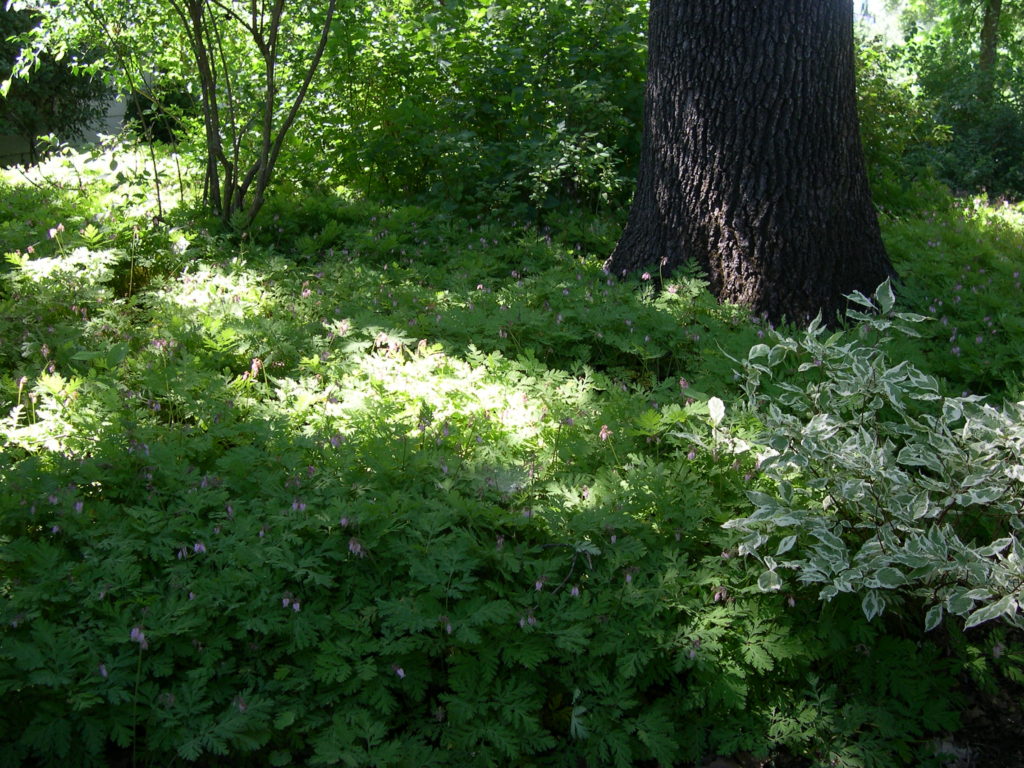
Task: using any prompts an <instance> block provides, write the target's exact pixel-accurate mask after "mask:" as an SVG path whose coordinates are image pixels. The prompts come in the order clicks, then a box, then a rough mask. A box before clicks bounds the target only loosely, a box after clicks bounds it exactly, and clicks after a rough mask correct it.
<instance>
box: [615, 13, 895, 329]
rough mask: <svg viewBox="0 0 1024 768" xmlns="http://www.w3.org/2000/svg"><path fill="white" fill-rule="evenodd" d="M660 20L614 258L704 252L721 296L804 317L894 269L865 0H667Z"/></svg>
mask: <svg viewBox="0 0 1024 768" xmlns="http://www.w3.org/2000/svg"><path fill="white" fill-rule="evenodd" d="M649 25H650V26H649V31H648V40H649V59H648V82H647V92H646V104H645V116H644V147H643V151H642V155H641V161H640V170H639V175H638V180H637V189H636V194H635V197H634V200H633V207H632V209H631V211H630V215H629V220H628V222H627V224H626V228H625V230H624V231H623V234H622V237H621V239H620V240H619V243H618V245H617V246H616V248H615V251H614V252H613V253H612V255H611V257H610V258H609V259H608V262H607V267H608V269H609V271H611V272H613V273H614V274H628V273H635V272H641V271H651V272H654V271H660V272H661V273H662V274H664V273H665V272H666V271H668V270H671V269H673V268H675V267H676V266H678V265H679V264H681V263H683V262H684V261H687V260H689V259H694V260H696V261H697V263H699V264H700V265H701V267H703V269H704V270H705V271H706V272H707V275H708V279H709V280H710V284H711V290H712V291H713V292H714V293H715V295H716V296H718V297H719V298H720V299H722V300H730V301H735V302H739V303H742V304H746V305H749V306H750V307H751V308H752V309H753V310H754V311H755V312H756V313H758V314H764V315H766V316H767V317H768V318H769V319H771V320H773V321H779V320H781V319H783V318H788V319H789V320H792V321H797V322H804V321H807V320H809V319H810V318H813V317H814V315H816V314H817V313H818V312H822V313H823V314H824V316H825V319H826V321H832V320H834V319H835V318H836V316H837V314H838V313H840V312H841V311H842V309H843V307H844V305H845V302H844V299H843V296H844V295H845V294H848V293H851V292H852V291H854V290H860V291H863V292H870V291H871V290H873V289H874V288H876V287H877V286H878V284H879V283H881V282H882V281H883V280H885V279H886V278H887V277H891V276H892V275H893V270H892V267H891V265H890V263H889V259H888V257H887V255H886V253H885V248H884V246H883V245H882V239H881V234H880V232H879V228H878V221H877V218H876V215H875V210H874V208H873V206H872V203H871V197H870V192H869V191H868V184H867V175H866V172H865V169H864V159H863V152H862V149H861V144H860V133H859V126H858V121H857V112H856V103H855V90H854V88H855V86H854V41H853V4H852V2H851V0H771V2H763V1H762V0H685V1H684V0H651V12H650V22H649Z"/></svg>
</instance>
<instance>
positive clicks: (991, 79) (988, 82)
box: [978, 0, 1003, 97]
mask: <svg viewBox="0 0 1024 768" xmlns="http://www.w3.org/2000/svg"><path fill="white" fill-rule="evenodd" d="M1002 12H1003V0H985V10H984V17H983V20H982V23H981V53H980V54H979V55H978V72H979V73H980V74H981V76H982V84H981V85H982V97H987V96H991V94H992V90H993V88H994V84H995V69H996V49H997V46H998V45H999V17H1000V16H1001V15H1002Z"/></svg>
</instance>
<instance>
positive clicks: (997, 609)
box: [964, 595, 1017, 629]
mask: <svg viewBox="0 0 1024 768" xmlns="http://www.w3.org/2000/svg"><path fill="white" fill-rule="evenodd" d="M1016 611H1017V601H1016V600H1015V599H1014V598H1013V595H1006V597H1004V598H1002V599H1001V600H997V601H996V602H994V603H989V604H988V605H983V606H982V607H981V608H979V609H978V610H976V611H975V612H974V613H972V614H971V615H970V616H968V617H967V621H966V622H964V629H970V628H971V627H976V626H978V625H979V624H983V623H985V622H986V621H991V620H992V619H995V618H998V617H999V616H1002V615H1003V614H1004V613H1006V614H1012V613H1016Z"/></svg>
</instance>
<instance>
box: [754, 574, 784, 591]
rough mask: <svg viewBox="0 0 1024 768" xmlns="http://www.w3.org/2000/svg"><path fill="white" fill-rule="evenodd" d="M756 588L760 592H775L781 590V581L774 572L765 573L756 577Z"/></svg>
mask: <svg viewBox="0 0 1024 768" xmlns="http://www.w3.org/2000/svg"><path fill="white" fill-rule="evenodd" d="M757 587H758V589H760V590H761V591H762V592H777V591H778V590H780V589H782V579H781V578H779V574H777V573H776V572H775V571H765V572H764V573H762V574H761V575H760V576H758V577H757Z"/></svg>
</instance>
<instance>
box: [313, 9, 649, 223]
mask: <svg viewBox="0 0 1024 768" xmlns="http://www.w3.org/2000/svg"><path fill="white" fill-rule="evenodd" d="M343 13H344V14H346V15H345V23H344V30H345V31H344V32H342V31H341V30H339V32H340V34H338V35H336V36H335V38H334V39H333V40H332V47H333V48H332V53H333V55H332V56H330V61H332V62H334V67H333V69H332V73H331V74H332V78H333V84H334V89H333V90H330V91H326V92H324V93H322V94H320V95H319V96H318V98H317V102H316V105H315V106H314V107H312V109H311V111H312V113H314V114H316V115H318V119H317V121H316V122H315V123H307V124H305V125H304V126H300V127H299V128H298V129H297V132H296V138H297V140H298V143H299V145H300V147H297V148H296V151H297V157H296V159H297V160H298V161H302V160H306V161H308V162H309V163H310V166H311V169H316V170H310V171H306V172H305V173H300V174H295V176H296V177H297V178H310V177H312V178H318V177H319V178H323V177H324V176H327V177H328V178H338V177H339V176H340V177H341V179H342V180H343V181H344V182H345V183H346V184H348V185H350V186H353V187H355V188H357V189H360V190H363V191H366V192H368V193H371V194H373V195H376V196H383V197H385V198H387V199H395V198H398V197H400V198H402V199H405V200H408V199H409V198H410V196H411V197H413V198H414V199H419V200H422V199H424V198H426V197H429V199H431V200H433V201H435V202H436V201H444V204H445V205H446V206H447V207H449V208H450V209H452V210H456V211H458V212H459V213H461V214H464V215H466V214H469V215H476V214H479V213H486V214H488V215H489V214H490V213H491V212H492V211H495V210H498V209H502V210H506V211H510V212H516V213H518V214H519V215H524V214H526V215H530V216H535V215H538V214H547V213H550V212H551V211H552V210H554V209H557V208H559V207H561V208H563V209H570V210H572V209H576V208H578V207H580V206H583V207H586V208H588V209H591V210H594V209H597V208H607V207H609V206H610V205H611V204H615V205H622V204H623V203H624V202H626V201H627V200H628V195H629V193H630V192H631V191H632V186H633V178H632V177H633V167H634V165H635V163H636V161H637V158H638V157H639V148H640V129H641V119H642V105H643V83H644V78H645V70H644V49H645V34H646V7H645V4H637V3H619V2H609V1H608V0H601V1H600V2H592V3H585V4H582V5H581V4H576V3H572V2H565V1H563V0H558V1H557V2H547V3H543V4H540V5H538V4H534V3H512V2H503V3H484V2H476V1H475V0H474V1H473V2H457V3H425V2H404V0H402V1H398V0H394V1H392V0H389V1H388V2H373V3H365V4H357V5H354V6H351V7H350V8H349V9H348V10H347V11H344V12H343ZM301 146H305V147H307V148H308V149H307V151H306V153H305V154H304V153H303V151H302V149H301ZM310 150H311V151H312V152H311V153H310ZM325 165H326V166H327V167H326V169H325Z"/></svg>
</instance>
